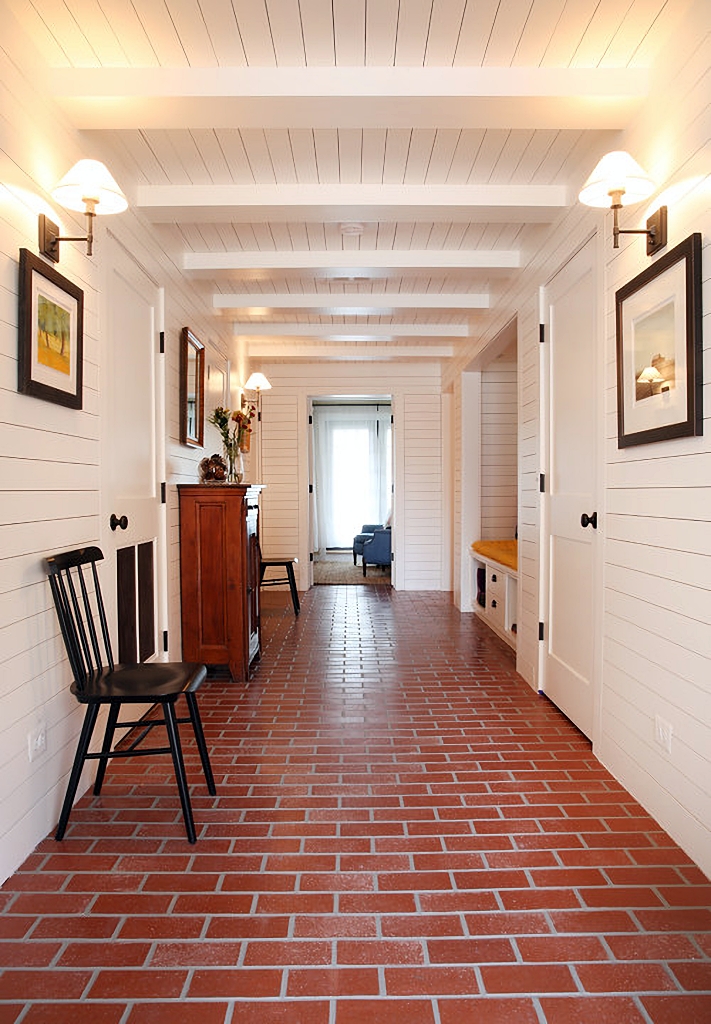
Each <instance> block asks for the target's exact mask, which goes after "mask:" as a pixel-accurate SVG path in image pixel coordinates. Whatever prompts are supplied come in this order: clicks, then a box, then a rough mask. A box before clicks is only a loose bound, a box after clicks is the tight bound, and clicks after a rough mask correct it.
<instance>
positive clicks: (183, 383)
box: [180, 327, 205, 448]
mask: <svg viewBox="0 0 711 1024" xmlns="http://www.w3.org/2000/svg"><path fill="white" fill-rule="evenodd" d="M191 356H194V361H195V390H194V394H195V400H194V410H192V415H191V408H190V406H191V401H190V394H191V389H190V364H191ZM204 433H205V346H204V345H203V343H202V342H201V341H200V339H199V338H198V337H196V335H194V334H193V332H192V331H191V330H190V328H189V327H183V329H182V331H181V332H180V443H181V444H185V445H187V446H188V447H189V448H202V447H203V444H204Z"/></svg>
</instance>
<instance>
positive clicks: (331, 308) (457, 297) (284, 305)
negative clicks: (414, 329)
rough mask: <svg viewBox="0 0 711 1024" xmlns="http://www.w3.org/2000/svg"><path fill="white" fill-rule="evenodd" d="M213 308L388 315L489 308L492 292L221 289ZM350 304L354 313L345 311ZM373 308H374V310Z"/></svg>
mask: <svg viewBox="0 0 711 1024" xmlns="http://www.w3.org/2000/svg"><path fill="white" fill-rule="evenodd" d="M212 306H213V309H242V310H252V315H253V316H254V315H257V314H256V313H255V312H254V311H255V310H259V311H260V313H261V312H262V311H264V312H265V313H266V312H268V311H269V310H274V309H307V310H313V311H319V313H320V314H321V315H323V316H358V315H360V316H366V315H367V316H384V315H385V314H384V313H383V309H384V308H385V307H387V308H388V309H437V310H442V309H488V308H489V295H488V293H483V292H468V293H467V292H464V293H461V294H460V293H456V294H446V295H445V294H442V293H441V292H439V293H438V292H432V293H430V292H397V293H388V292H376V293H370V292H367V293H358V294H356V293H353V294H349V293H343V292H340V293H337V294H333V293H319V292H316V293H313V294H310V295H305V294H299V295H291V294H281V295H276V294H274V295H272V294H269V293H266V294H261V293H259V292H255V293H252V294H240V293H239V292H232V293H227V294H225V293H222V292H217V293H215V294H214V295H213V296H212ZM346 307H348V308H349V309H352V310H353V313H345V312H343V311H344V309H345V308H346ZM370 310H373V311H374V312H370Z"/></svg>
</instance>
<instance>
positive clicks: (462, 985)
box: [0, 586, 711, 1024]
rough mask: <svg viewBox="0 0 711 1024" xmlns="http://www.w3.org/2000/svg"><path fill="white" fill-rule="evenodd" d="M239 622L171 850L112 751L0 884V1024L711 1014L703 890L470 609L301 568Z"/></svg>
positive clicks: (154, 762) (161, 819) (626, 1022)
mask: <svg viewBox="0 0 711 1024" xmlns="http://www.w3.org/2000/svg"><path fill="white" fill-rule="evenodd" d="M263 635H264V654H263V658H262V661H261V663H260V664H259V666H258V668H257V671H256V673H255V675H254V677H253V679H252V681H251V682H250V684H249V686H248V687H245V686H242V685H236V684H233V683H231V682H228V681H226V680H225V679H219V678H212V679H210V680H209V682H208V683H207V685H206V686H205V688H204V689H203V690H202V691H201V695H200V696H201V707H202V712H203V718H204V722H205V728H206V734H207V737H208V742H209V745H210V750H211V757H212V763H213V768H214V771H215V776H216V780H217V786H218V795H217V797H216V798H211V797H209V796H208V794H207V793H206V791H205V787H204V782H203V779H202V776H201V774H200V770H199V761H198V758H197V754H196V751H195V749H194V747H193V746H192V745H190V744H189V742H188V740H187V736H186V754H187V761H188V774H189V777H190V779H191V782H192V794H193V802H194V810H195V818H196V823H197V828H198V836H199V839H198V843H197V845H196V846H193V847H191V846H190V845H189V844H188V843H187V842H186V841H185V838H184V831H183V824H182V819H181V816H180V809H179V804H178V799H177V794H176V791H175V786H174V782H173V779H172V772H171V767H170V763H169V761H168V759H167V758H166V759H163V758H161V759H149V760H145V759H144V760H140V761H133V762H127V761H123V762H118V763H116V762H115V763H114V764H113V765H112V766H111V767H110V769H109V772H108V776H107V780H106V783H105V786H104V792H103V794H102V796H101V798H100V799H94V798H91V797H89V796H87V797H84V798H83V799H82V801H81V802H80V803H79V804H78V806H77V807H76V808H75V810H74V811H73V813H72V817H71V819H70V826H69V829H68V832H67V837H66V839H65V841H64V842H63V843H61V844H60V843H55V842H54V841H53V840H52V839H47V840H45V841H44V842H43V843H42V844H40V846H39V848H38V849H37V850H36V851H35V853H33V854H32V856H31V857H30V858H28V860H27V862H26V863H25V864H24V865H23V866H22V868H21V869H20V870H19V871H18V872H17V874H16V875H15V876H13V878H11V879H10V880H9V881H8V882H7V883H6V884H5V886H4V887H3V889H2V891H0V1024H55V1022H56V1024H84V1022H86V1024H89V1022H90V1024H164V1022H168V1024H192V1022H197V1024H252V1022H254V1024H400V1022H404V1024H462V1022H469V1021H472V1022H473V1021H479V1020H481V1021H482V1022H485V1024H529V1022H530V1024H575V1022H581V1024H582V1022H585V1024H591V1022H592V1024H709V1022H711V909H710V904H711V887H710V886H709V885H708V883H707V881H706V879H705V878H704V877H703V875H701V873H700V872H699V871H698V869H697V868H696V867H695V866H694V865H693V864H692V863H691V862H690V860H689V859H688V858H687V857H686V856H685V855H684V853H682V851H681V850H680V849H679V848H678V847H677V846H676V845H675V844H674V843H673V842H672V840H671V839H670V838H669V836H667V835H666V834H665V833H664V832H663V831H662V829H661V828H660V827H659V826H658V825H657V824H656V823H655V822H654V821H653V820H652V819H651V818H650V817H649V816H648V815H647V814H646V813H645V811H644V810H643V809H642V808H641V807H640V806H639V804H637V803H636V802H635V801H634V800H633V799H632V797H631V796H630V795H629V794H628V793H627V792H626V791H625V790H624V789H623V788H622V787H621V786H620V785H619V784H618V783H617V782H615V780H614V779H613V778H612V777H611V776H610V775H609V774H608V773H607V772H606V771H605V769H604V768H603V767H602V766H601V765H600V764H599V763H598V762H597V761H596V760H595V758H594V757H593V756H592V753H591V749H590V744H589V743H588V742H587V740H585V738H584V737H583V736H581V734H580V733H579V732H577V730H576V729H575V728H573V727H572V726H571V725H570V723H569V722H568V721H567V720H566V719H565V718H564V717H563V716H562V715H561V714H560V713H559V712H558V711H557V710H556V709H555V708H554V707H553V706H552V705H551V704H550V703H549V702H548V701H546V700H545V699H544V698H542V697H539V696H538V695H536V694H535V693H533V692H532V691H531V690H530V689H529V688H528V687H527V686H526V685H525V684H524V683H523V682H522V680H521V679H520V678H519V677H518V676H517V675H516V673H515V671H514V667H513V658H512V655H511V652H510V651H509V650H508V648H507V647H506V646H505V645H504V644H502V643H501V642H500V641H499V640H498V639H497V638H495V637H494V636H493V635H492V634H491V633H490V632H489V631H488V630H487V629H486V627H485V626H483V625H482V624H480V623H479V622H478V620H476V619H473V618H472V616H468V615H465V616H461V615H459V614H458V613H457V612H456V610H455V609H454V608H453V607H452V605H451V603H450V600H449V597H448V595H444V594H412V593H393V592H392V591H390V589H389V588H386V587H382V586H371V587H319V588H314V589H313V590H312V591H311V592H310V593H309V594H307V595H306V596H305V599H304V602H303V610H302V614H301V616H300V617H299V618H298V619H295V618H294V616H293V614H292V613H291V610H290V605H288V604H286V602H285V601H284V600H283V599H282V595H280V594H278V593H275V592H273V591H272V592H270V593H269V594H268V595H265V608H264V614H263ZM178 1004H179V1005H178Z"/></svg>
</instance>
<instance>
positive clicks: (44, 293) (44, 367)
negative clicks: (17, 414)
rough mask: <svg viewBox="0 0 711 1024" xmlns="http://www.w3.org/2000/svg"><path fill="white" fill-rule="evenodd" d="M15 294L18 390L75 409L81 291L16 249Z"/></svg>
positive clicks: (80, 368)
mask: <svg viewBox="0 0 711 1024" xmlns="http://www.w3.org/2000/svg"><path fill="white" fill-rule="evenodd" d="M19 298H20V307H19V316H18V323H19V349H18V377H17V389H18V391H20V392H22V394H24V395H32V396H33V397H34V398H43V399H44V400H45V401H47V402H56V403H57V404H58V405H66V406H69V408H70V409H81V407H82V381H83V353H84V292H83V291H82V290H81V288H77V286H76V285H74V284H72V282H71V281H68V280H67V279H66V277H62V275H61V274H60V273H58V271H56V270H55V269H54V267H51V266H50V265H49V264H48V263H45V261H44V260H43V259H40V257H39V256H35V254H34V253H32V252H30V251H29V249H20V281H19Z"/></svg>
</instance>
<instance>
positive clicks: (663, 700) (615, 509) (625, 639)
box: [596, 3, 711, 873]
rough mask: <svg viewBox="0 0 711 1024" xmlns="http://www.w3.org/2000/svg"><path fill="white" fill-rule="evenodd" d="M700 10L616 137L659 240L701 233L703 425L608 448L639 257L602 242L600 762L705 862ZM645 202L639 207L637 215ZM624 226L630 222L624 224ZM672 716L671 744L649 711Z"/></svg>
mask: <svg viewBox="0 0 711 1024" xmlns="http://www.w3.org/2000/svg"><path fill="white" fill-rule="evenodd" d="M710 46H711V8H709V5H708V4H707V3H698V4H697V5H696V7H695V9H694V11H693V12H692V13H691V15H690V16H689V18H688V19H687V22H686V32H685V33H684V34H683V35H680V36H679V37H678V38H676V39H675V46H674V53H675V54H676V55H677V56H676V61H675V62H674V61H672V60H669V61H668V62H667V68H666V75H665V74H663V75H662V76H660V78H659V80H658V83H657V94H656V95H655V96H654V97H653V98H652V100H651V101H650V103H649V105H648V107H647V108H646V109H645V112H644V116H642V117H641V118H640V119H639V120H638V121H637V122H636V123H635V127H634V130H632V131H630V133H629V135H628V137H627V138H626V139H625V147H626V148H628V149H629V150H630V151H631V152H633V153H635V154H636V155H637V156H638V157H639V159H640V162H641V163H642V164H643V165H645V166H646V167H647V168H648V170H649V172H650V174H651V175H652V176H653V177H654V178H656V180H658V181H663V182H665V192H664V193H663V194H662V196H661V197H659V198H658V199H657V200H656V201H654V202H653V203H652V204H651V205H650V211H651V209H656V207H657V206H658V205H659V204H660V202H664V201H667V202H668V206H669V230H670V238H669V248H671V247H672V246H673V245H675V244H676V243H677V242H680V241H681V240H682V239H684V238H685V237H687V236H688V235H690V234H691V233H692V232H696V231H698V232H701V233H702V244H703V258H702V264H703V305H704V317H703V331H704V344H703V348H704V355H703V359H704V369H703V373H704V377H703V379H704V410H705V411H704V435H703V436H702V437H692V438H682V439H679V440H675V441H668V442H662V443H658V444H653V445H640V446H637V447H634V448H628V449H624V450H622V449H619V448H618V447H617V424H616V400H617V397H616V385H615V324H614V308H615V291H616V289H618V288H619V287H621V286H622V285H623V284H625V283H626V282H627V281H629V280H630V279H631V278H632V277H634V275H635V274H637V273H639V271H641V270H642V269H644V268H645V267H646V266H648V264H649V260H648V259H647V257H646V256H645V254H644V245H643V244H636V245H635V244H632V245H626V246H624V247H622V248H621V250H620V251H619V253H614V251H613V250H612V249H608V250H607V265H606V268H605V270H606V277H605V282H606V283H605V312H606V323H605V378H606V393H605V407H606V416H605V472H606V477H607V489H606V514H605V617H604V667H603V687H602V708H601V732H600V738H599V742H598V744H597V745H596V749H597V752H598V754H599V756H600V757H601V758H602V760H603V761H604V762H605V763H606V764H607V765H608V766H609V767H610V768H611V769H612V770H613V771H614V772H615V774H616V775H617V776H618V778H620V779H621V780H622V781H623V782H624V783H625V784H626V785H627V786H628V787H629V788H630V789H631V791H632V792H633V793H634V794H635V795H636V796H637V797H638V798H639V799H640V800H641V801H642V803H644V804H645V806H647V807H648V808H649V809H650V810H651V811H652V812H653V813H654V814H655V815H656V816H657V817H658V819H659V820H660V821H661V823H662V824H663V825H665V826H666V827H667V828H668V829H669V831H670V832H671V833H672V835H673V836H675V837H676V838H677V839H679V840H680V841H681V842H682V843H683V845H684V846H685V848H686V849H687V850H688V851H689V852H690V853H691V855H692V856H694V857H695V858H696V859H697V861H698V862H699V863H700V864H701V866H702V867H703V868H704V869H705V870H706V872H707V873H711V486H709V482H710V481H711V476H710V475H709V471H710V470H711V244H710V237H711V174H710V172H711V116H710V111H711V106H710V103H709V97H710V96H711V71H710V70H709V60H708V54H709V47H710ZM645 216H647V213H646V212H644V211H642V218H644V217H645ZM634 226H636V225H634ZM657 715H659V716H661V717H662V718H664V719H665V720H666V721H668V722H669V723H671V725H672V727H673V739H672V750H671V754H668V753H667V752H666V751H665V750H664V749H663V748H662V747H661V746H660V745H659V744H657V743H656V742H655V739H654V730H655V716H657Z"/></svg>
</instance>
